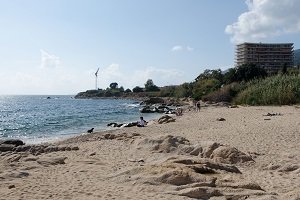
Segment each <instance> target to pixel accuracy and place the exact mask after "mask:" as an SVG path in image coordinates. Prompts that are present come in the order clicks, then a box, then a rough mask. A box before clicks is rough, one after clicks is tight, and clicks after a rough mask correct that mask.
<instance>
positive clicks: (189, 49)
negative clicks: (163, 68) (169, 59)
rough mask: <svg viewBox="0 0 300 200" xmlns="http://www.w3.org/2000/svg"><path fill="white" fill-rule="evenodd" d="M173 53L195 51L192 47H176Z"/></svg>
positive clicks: (173, 48)
mask: <svg viewBox="0 0 300 200" xmlns="http://www.w3.org/2000/svg"><path fill="white" fill-rule="evenodd" d="M171 51H194V48H193V47H190V46H187V47H184V46H181V45H176V46H174V47H172V49H171Z"/></svg>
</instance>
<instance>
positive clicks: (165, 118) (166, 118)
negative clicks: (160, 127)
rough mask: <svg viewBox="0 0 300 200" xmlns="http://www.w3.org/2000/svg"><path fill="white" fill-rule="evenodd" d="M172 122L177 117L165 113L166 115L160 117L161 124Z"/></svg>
mask: <svg viewBox="0 0 300 200" xmlns="http://www.w3.org/2000/svg"><path fill="white" fill-rule="evenodd" d="M170 122H175V118H173V117H171V116H169V115H164V116H162V117H160V118H159V119H158V123H159V124H167V123H170Z"/></svg>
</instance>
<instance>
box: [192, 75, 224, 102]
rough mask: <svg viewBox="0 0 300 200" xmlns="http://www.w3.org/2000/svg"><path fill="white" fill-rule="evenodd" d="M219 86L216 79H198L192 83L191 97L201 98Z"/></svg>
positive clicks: (219, 83)
mask: <svg viewBox="0 0 300 200" xmlns="http://www.w3.org/2000/svg"><path fill="white" fill-rule="evenodd" d="M220 87H221V82H220V81H219V80H217V79H206V80H199V81H197V82H195V83H194V84H193V90H192V91H193V94H192V97H193V98H194V99H196V100H199V99H201V98H202V96H205V95H207V94H209V93H211V92H213V91H216V90H217V89H219V88H220Z"/></svg>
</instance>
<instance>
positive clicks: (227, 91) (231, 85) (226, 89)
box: [76, 64, 300, 105]
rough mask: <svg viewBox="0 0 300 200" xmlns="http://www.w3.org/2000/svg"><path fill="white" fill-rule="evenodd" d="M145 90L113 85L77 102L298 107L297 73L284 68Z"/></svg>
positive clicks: (207, 74)
mask: <svg viewBox="0 0 300 200" xmlns="http://www.w3.org/2000/svg"><path fill="white" fill-rule="evenodd" d="M144 85H145V87H144V88H142V87H139V86H136V87H134V88H133V89H132V90H130V89H129V88H127V89H126V90H124V88H123V87H122V86H121V87H118V83H116V82H113V83H111V84H110V85H109V87H108V88H107V89H105V90H101V89H99V90H88V91H86V92H82V93H79V94H78V95H76V98H92V97H125V96H126V97H145V96H148V97H174V98H185V97H192V98H194V99H195V100H200V99H202V100H203V101H209V102H231V103H235V104H248V105H286V104H295V103H300V69H299V67H298V68H297V67H295V68H287V67H286V66H283V68H282V70H281V71H280V72H278V74H277V75H275V76H270V77H267V73H266V72H265V70H263V69H262V68H260V67H258V66H255V65H253V64H249V65H242V66H240V67H238V68H230V69H228V70H226V72H225V73H224V72H222V71H221V70H220V69H215V70H209V69H206V70H204V72H203V73H201V74H199V75H198V76H197V77H196V78H195V80H194V81H193V82H190V83H183V84H181V85H176V86H165V87H161V88H159V87H158V86H156V85H155V84H154V82H153V80H152V79H148V80H147V81H146V83H145V84H144Z"/></svg>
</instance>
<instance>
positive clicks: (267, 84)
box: [235, 75, 300, 105]
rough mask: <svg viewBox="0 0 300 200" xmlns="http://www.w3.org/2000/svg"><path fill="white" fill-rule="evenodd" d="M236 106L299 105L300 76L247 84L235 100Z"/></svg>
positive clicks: (273, 78)
mask: <svg viewBox="0 0 300 200" xmlns="http://www.w3.org/2000/svg"><path fill="white" fill-rule="evenodd" d="M235 102H236V103H238V104H248V105H289V104H295V103H300V76H287V75H277V76H272V77H268V78H266V79H263V80H254V81H250V82H249V83H247V87H246V89H245V90H243V91H242V92H240V93H239V94H238V96H237V98H236V99H235Z"/></svg>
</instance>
